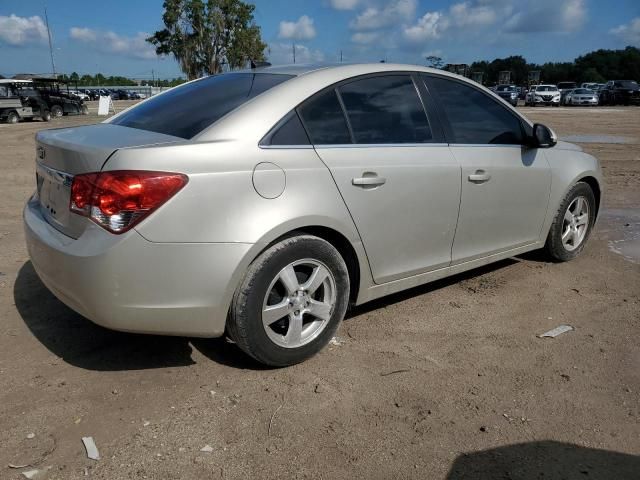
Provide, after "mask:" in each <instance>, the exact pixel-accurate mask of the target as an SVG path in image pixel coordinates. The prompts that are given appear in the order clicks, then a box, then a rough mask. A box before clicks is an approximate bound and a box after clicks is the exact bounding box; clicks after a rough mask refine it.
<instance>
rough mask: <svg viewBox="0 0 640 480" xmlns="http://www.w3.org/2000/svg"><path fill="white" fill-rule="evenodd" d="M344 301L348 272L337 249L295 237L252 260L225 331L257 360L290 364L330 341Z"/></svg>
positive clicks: (342, 314)
mask: <svg viewBox="0 0 640 480" xmlns="http://www.w3.org/2000/svg"><path fill="white" fill-rule="evenodd" d="M321 280H322V282H321ZM348 301H349V274H348V271H347V266H346V264H345V262H344V259H343V258H342V256H341V255H340V253H339V252H338V251H337V250H336V249H335V248H334V247H333V245H331V244H330V243H329V242H327V241H325V240H323V239H321V238H318V237H314V236H311V235H304V234H301V235H296V236H292V237H289V238H285V239H284V240H281V241H280V242H278V243H276V244H274V245H272V246H271V247H269V248H268V249H267V250H265V251H264V252H263V253H262V254H261V255H260V256H259V257H258V258H256V259H255V260H254V262H253V263H252V264H251V266H250V267H249V269H248V271H247V273H246V275H245V278H244V280H243V282H242V284H241V285H240V286H239V287H238V290H237V291H236V293H235V295H234V298H233V301H232V305H231V309H230V312H229V319H228V322H227V327H228V328H227V330H228V333H229V335H230V337H231V338H232V339H233V340H234V341H235V342H236V344H237V345H238V346H239V347H240V348H241V349H242V350H243V351H244V352H245V353H247V354H248V355H249V356H251V357H253V358H254V359H256V360H257V361H259V362H261V363H264V364H266V365H270V366H274V367H283V366H287V365H294V364H296V363H299V362H302V361H304V360H306V359H308V358H310V357H312V356H313V355H315V354H316V353H318V352H319V351H320V350H321V349H322V348H324V347H325V346H326V345H327V343H329V340H331V338H333V336H334V334H335V332H336V330H337V329H338V326H339V325H340V322H341V321H342V319H343V317H344V314H345V312H346V310H347V305H348ZM316 315H318V316H316Z"/></svg>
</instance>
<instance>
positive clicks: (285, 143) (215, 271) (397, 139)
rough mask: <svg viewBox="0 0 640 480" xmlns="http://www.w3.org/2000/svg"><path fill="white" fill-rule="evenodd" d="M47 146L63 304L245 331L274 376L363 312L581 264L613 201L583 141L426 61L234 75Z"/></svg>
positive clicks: (116, 317)
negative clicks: (535, 266)
mask: <svg viewBox="0 0 640 480" xmlns="http://www.w3.org/2000/svg"><path fill="white" fill-rule="evenodd" d="M36 143H37V151H36V179H37V190H36V192H35V193H34V195H33V197H32V198H31V199H30V200H29V201H28V203H27V205H26V207H25V209H24V223H25V231H26V239H27V245H28V250H29V254H30V257H31V261H32V263H33V266H34V268H35V270H36V271H37V273H38V275H39V276H40V278H41V279H42V281H43V282H44V284H45V285H46V286H47V287H48V288H49V289H50V290H51V291H52V292H53V293H54V294H55V295H56V296H57V297H58V298H59V299H60V300H61V301H62V302H64V303H65V304H67V305H68V306H70V307H71V308H72V309H74V310H76V311H77V312H79V313H80V314H82V315H84V316H85V317H87V318H89V319H91V320H92V321H94V322H95V323H98V324H100V325H103V326H105V327H108V328H112V329H117V330H123V331H130V332H143V333H155V334H167V335H188V336H201V337H216V336H222V335H224V334H225V333H227V334H228V335H229V336H230V337H231V338H232V339H233V340H234V341H235V343H236V344H237V345H238V346H239V347H240V348H241V349H242V350H244V351H245V352H246V353H247V354H249V355H251V356H252V357H254V358H255V359H257V360H258V361H260V362H263V363H265V364H269V365H274V366H284V365H290V364H294V363H296V362H300V361H302V360H304V359H306V358H308V357H310V356H311V355H313V354H315V353H316V352H318V351H319V350H320V349H322V347H323V346H325V345H326V344H327V343H328V342H329V340H330V339H331V338H332V336H333V335H334V334H335V331H336V329H337V328H338V325H339V323H340V322H341V320H342V318H343V316H344V314H345V311H346V310H347V308H348V306H349V305H358V304H362V303H364V302H367V301H370V300H372V299H375V298H378V297H381V296H384V295H388V294H390V293H393V292H398V291H400V290H404V289H407V288H410V287H414V286H416V285H420V284H424V283H426V282H430V281H433V280H436V279H439V278H442V277H446V276H449V275H453V274H456V273H459V272H462V271H465V270H469V269H472V268H475V267H479V266H481V265H485V264H488V263H490V262H495V261H497V260H500V259H504V258H507V257H512V256H514V255H518V254H522V253H524V252H527V251H530V250H534V249H545V250H546V252H547V253H548V255H549V256H550V257H551V258H552V259H555V260H557V261H566V260H570V259H572V258H574V257H576V256H577V255H578V254H579V253H580V252H581V251H582V250H583V248H584V247H585V242H586V240H587V238H588V236H589V233H590V231H591V228H592V226H593V224H594V221H595V220H596V216H597V213H598V208H599V206H600V199H601V190H602V176H601V171H600V167H599V166H598V162H597V160H596V159H595V158H594V157H592V156H591V155H588V154H586V153H583V152H582V151H581V150H580V148H579V147H576V146H575V145H571V144H568V143H563V142H558V141H557V139H556V136H555V134H554V133H553V132H552V131H551V130H550V129H549V128H547V127H545V126H543V125H540V124H532V123H531V122H529V121H528V120H527V119H526V118H524V117H523V116H522V115H520V114H519V113H518V112H517V111H516V110H514V109H513V108H511V106H509V105H507V104H506V103H505V102H503V101H502V100H501V99H500V98H499V97H498V96H496V95H494V94H493V93H491V92H490V91H489V90H487V89H485V88H483V87H481V86H480V85H478V84H476V83H473V82H471V81H469V80H467V79H465V78H462V77H459V76H455V75H451V74H448V73H445V72H443V71H440V70H432V69H428V68H422V67H418V66H407V65H392V64H371V65H341V66H328V67H327V66H323V67H320V66H300V65H297V66H290V67H280V68H276V67H266V68H258V69H254V70H247V71H238V72H231V73H225V74H222V75H215V76H211V77H207V78H202V79H199V80H196V81H193V82H190V83H187V84H185V85H182V86H180V87H177V88H174V89H172V90H169V91H167V92H166V93H162V94H160V95H157V96H155V97H152V98H150V99H148V100H146V101H144V102H142V103H140V104H138V105H136V106H134V107H132V108H130V109H128V110H125V111H123V112H121V113H119V114H117V115H115V116H114V117H112V118H110V119H109V120H107V121H105V122H103V123H100V124H97V125H89V126H82V127H74V128H61V129H53V130H46V131H42V132H39V133H38V134H37V136H36ZM425 328H428V327H425Z"/></svg>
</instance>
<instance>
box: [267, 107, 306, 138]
mask: <svg viewBox="0 0 640 480" xmlns="http://www.w3.org/2000/svg"><path fill="white" fill-rule="evenodd" d="M288 117H289V118H288V119H287V120H285V122H284V123H283V124H282V125H278V126H277V127H276V129H275V132H274V133H273V134H271V135H270V139H269V140H268V141H267V142H266V143H267V145H309V137H307V133H306V132H305V131H304V127H303V126H302V122H300V117H298V114H297V113H296V112H292V113H290V114H289V116H288Z"/></svg>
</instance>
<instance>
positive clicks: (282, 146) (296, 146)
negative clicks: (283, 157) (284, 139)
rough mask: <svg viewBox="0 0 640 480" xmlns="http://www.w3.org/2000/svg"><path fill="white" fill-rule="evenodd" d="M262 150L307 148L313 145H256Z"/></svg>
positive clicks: (311, 147)
mask: <svg viewBox="0 0 640 480" xmlns="http://www.w3.org/2000/svg"><path fill="white" fill-rule="evenodd" d="M258 147H259V148H261V149H263V150H309V149H313V145H258Z"/></svg>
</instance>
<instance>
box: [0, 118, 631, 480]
mask: <svg viewBox="0 0 640 480" xmlns="http://www.w3.org/2000/svg"><path fill="white" fill-rule="evenodd" d="M523 111H525V113H526V115H528V116H529V117H530V118H531V119H533V120H535V121H539V122H542V123H545V124H547V125H549V126H551V127H552V128H554V129H555V130H556V131H557V132H558V133H559V134H560V135H561V136H567V135H574V134H598V135H617V136H624V137H625V140H627V141H628V142H631V143H627V144H621V143H607V144H603V143H600V144H596V143H584V144H582V146H583V147H584V148H585V149H586V150H587V151H588V152H591V153H594V154H595V155H597V156H598V157H599V158H600V160H601V162H602V165H603V168H604V173H605V176H606V183H607V185H606V188H607V191H606V196H605V201H604V202H605V203H604V211H603V215H602V217H601V219H600V220H599V223H598V226H597V230H596V232H595V233H594V235H593V236H592V237H591V239H590V242H589V244H588V246H587V248H586V251H585V252H584V255H583V256H581V257H580V258H579V259H577V260H576V261H573V262H570V263H566V264H551V263H547V262H546V261H545V260H544V258H543V257H541V256H539V255H526V256H524V257H518V258H514V259H511V260H508V261H503V262H500V263H498V264H496V265H492V266H490V267H488V268H484V269H481V270H476V271H473V272H470V273H467V274H465V275H460V276H457V277H455V278H451V279H448V280H446V281H441V282H437V283H435V284H431V285H427V286H425V287H420V288H416V289H413V290H411V291H409V292H404V293H402V294H398V295H393V296H391V297H388V298H385V299H382V300H379V301H376V302H373V303H371V304H368V305H365V306H363V307H360V308H358V309H356V310H355V311H352V312H351V313H350V314H349V316H348V319H347V320H346V321H345V322H344V323H343V325H342V326H341V328H340V330H339V332H338V337H336V339H335V341H334V342H333V343H332V345H331V346H330V347H329V348H327V349H326V350H325V351H324V352H323V353H321V354H320V355H318V356H317V357H315V358H313V359H311V360H310V361H307V362H306V363H304V364H301V365H297V366H295V367H292V368H286V369H278V370H269V369H264V368H261V367H260V366H259V365H257V364H256V363H254V362H252V361H251V360H249V359H248V358H247V357H245V356H244V355H243V354H242V353H241V352H240V351H239V350H238V349H237V348H236V347H235V346H234V345H233V344H231V343H229V342H227V341H225V340H223V339H214V340H202V339H189V338H164V337H152V336H142V335H131V334H124V333H117V332H112V331H108V330H105V329H103V328H100V327H98V326H95V325H93V324H92V323H90V322H89V321H88V320H85V319H84V318H82V317H81V316H79V315H77V314H76V313H74V312H72V311H71V310H69V309H68V308H67V307H65V306H64V305H63V304H62V303H60V302H59V301H58V300H56V299H55V298H54V297H53V295H52V294H50V293H49V292H48V291H47V290H46V288H45V287H44V286H43V285H42V283H41V282H40V281H39V280H38V278H37V276H36V274H35V273H34V270H33V268H32V266H31V264H30V263H29V260H28V257H27V253H26V249H25V245H24V239H23V232H22V218H21V210H22V207H23V204H24V203H25V201H26V200H27V198H28V196H29V195H30V194H31V193H32V191H33V189H34V184H35V180H34V168H33V165H34V150H35V149H34V141H33V136H34V133H35V132H36V131H37V130H39V129H41V128H49V127H62V126H70V125H78V124H84V123H91V122H95V121H97V120H98V118H97V117H96V116H94V115H93V114H91V115H89V116H87V117H65V118H62V119H58V120H54V121H53V122H52V123H50V124H43V123H41V122H32V123H23V124H19V125H0V192H2V196H1V197H2V201H1V202H0V478H2V479H4V478H6V479H18V478H24V477H22V476H21V474H20V472H23V471H27V470H32V469H34V468H35V469H39V470H41V471H42V472H41V474H40V477H38V478H48V479H74V478H85V476H87V475H88V476H89V477H90V478H91V477H93V478H101V479H134V478H135V479H140V478H149V479H178V478H193V479H195V478H198V479H204V478H207V479H209V478H226V479H235V478H242V479H249V478H274V479H275V478H313V479H319V478H327V479H329V478H331V479H333V478H371V479H382V478H415V479H445V478H446V479H472V480H475V479H523V480H528V479H540V478H544V479H549V478H551V479H560V478H562V479H578V478H580V479H594V478H595V479H606V480H620V479H632V478H634V479H638V478H640V422H639V420H640V345H639V341H638V338H639V335H640V264H638V263H634V262H637V258H635V259H634V258H633V256H627V258H625V256H624V255H619V254H617V253H616V251H618V250H619V249H618V250H616V248H612V246H614V242H616V241H617V240H616V239H618V238H623V237H624V238H627V237H629V235H627V233H629V232H632V233H633V232H636V233H637V227H638V225H640V219H639V218H637V217H636V216H634V215H637V213H638V209H639V208H640V108H615V109H611V108H595V109H579V108H572V109H567V108H558V109H551V108H538V109H531V108H529V109H523ZM629 219H632V220H629ZM634 228H635V229H636V230H633V229H634ZM625 229H631V230H628V231H627V230H625ZM625 235H626V237H625ZM631 237H633V235H631ZM634 238H636V237H634ZM616 245H617V244H616ZM564 323H568V324H570V325H573V326H574V327H575V330H574V331H572V332H569V333H565V334H563V335H561V336H559V337H557V338H555V339H540V338H537V336H536V335H537V334H540V333H542V332H544V331H546V330H549V329H551V328H553V327H556V326H557V325H559V324H564ZM84 436H92V437H93V438H94V439H95V442H96V444H97V446H98V449H99V451H100V460H98V461H93V460H89V459H87V457H86V454H85V451H84V447H83V445H82V441H81V438H82V437H84ZM205 446H209V447H210V448H207V449H205V450H210V451H208V452H207V451H201V449H203V447H205ZM9 464H12V465H14V466H20V465H27V466H25V467H23V468H17V469H15V468H10V466H9Z"/></svg>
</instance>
